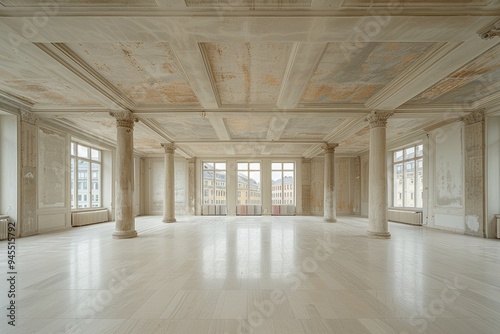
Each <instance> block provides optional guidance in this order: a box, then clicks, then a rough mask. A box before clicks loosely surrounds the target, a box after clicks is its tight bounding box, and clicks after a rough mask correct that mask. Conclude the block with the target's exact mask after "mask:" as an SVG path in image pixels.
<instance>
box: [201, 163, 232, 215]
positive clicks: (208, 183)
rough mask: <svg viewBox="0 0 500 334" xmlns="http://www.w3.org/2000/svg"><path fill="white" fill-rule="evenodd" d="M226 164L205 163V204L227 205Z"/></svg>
mask: <svg viewBox="0 0 500 334" xmlns="http://www.w3.org/2000/svg"><path fill="white" fill-rule="evenodd" d="M226 176H227V174H226V163H225V162H213V161H212V162H210V161H207V162H203V183H202V184H203V192H202V193H203V204H204V205H226V184H227V182H226Z"/></svg>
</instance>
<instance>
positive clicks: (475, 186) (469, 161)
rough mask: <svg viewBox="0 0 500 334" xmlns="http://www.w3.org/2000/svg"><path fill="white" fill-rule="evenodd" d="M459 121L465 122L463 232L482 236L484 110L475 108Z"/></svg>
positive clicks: (484, 235) (483, 232)
mask: <svg viewBox="0 0 500 334" xmlns="http://www.w3.org/2000/svg"><path fill="white" fill-rule="evenodd" d="M461 121H462V122H464V124H465V135H464V143H465V170H464V172H465V205H464V211H465V234H468V235H473V236H476V237H483V238H484V237H486V229H485V219H484V217H485V214H484V209H485V208H484V202H485V200H484V189H485V186H484V180H485V172H484V150H485V145H484V111H483V110H476V111H474V112H472V113H470V114H469V115H467V116H464V117H462V118H461Z"/></svg>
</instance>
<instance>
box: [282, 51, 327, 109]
mask: <svg viewBox="0 0 500 334" xmlns="http://www.w3.org/2000/svg"><path fill="white" fill-rule="evenodd" d="M326 46H327V43H307V42H302V43H298V42H296V43H294V44H293V47H292V52H291V53H290V57H289V60H288V64H287V67H286V70H285V74H284V76H283V81H282V83H281V88H280V92H279V95H278V101H277V107H278V108H279V109H292V108H295V107H296V106H297V105H298V104H299V101H300V98H301V97H302V95H303V92H304V90H305V89H306V87H307V85H308V84H309V80H310V78H311V76H312V75H313V73H314V70H315V69H316V67H317V65H318V62H319V61H320V59H321V57H322V56H323V53H324V52H325V49H326Z"/></svg>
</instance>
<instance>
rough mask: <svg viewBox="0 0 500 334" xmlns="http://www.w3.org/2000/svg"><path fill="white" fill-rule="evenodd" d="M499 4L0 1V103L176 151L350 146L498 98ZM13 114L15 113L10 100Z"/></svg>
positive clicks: (300, 151) (304, 151)
mask: <svg viewBox="0 0 500 334" xmlns="http://www.w3.org/2000/svg"><path fill="white" fill-rule="evenodd" d="M499 21H500V1H498V0H475V1H474V0H470V1H465V0H464V1H458V2H457V1H443V0H441V1H434V0H422V1H404V0H400V1H389V0H380V1H379V0H377V1H375V0H331V1H327V0H235V1H232V0H231V1H228V0H156V1H154V0H139V1H132V0H127V1H125V0H106V1H85V0H65V1H58V2H54V3H43V2H40V1H35V0H0V109H4V110H5V111H10V112H12V110H14V108H24V109H28V110H31V111H32V112H34V113H36V114H37V115H38V116H40V117H42V118H43V119H44V120H45V121H46V122H48V123H51V124H53V125H55V126H60V127H63V128H66V129H69V130H71V131H72V132H74V133H80V134H81V136H85V137H91V138H97V139H99V140H101V141H102V142H104V143H110V144H111V143H113V142H114V141H115V138H116V128H115V121H114V118H112V117H111V116H110V115H109V111H117V110H130V111H132V112H133V113H135V114H136V115H137V116H138V117H139V119H140V121H139V122H138V123H137V124H136V126H135V131H134V148H135V151H136V152H137V153H138V154H140V155H143V156H148V155H154V154H161V153H162V147H161V143H167V142H173V143H175V144H176V145H177V146H178V150H177V151H176V152H177V153H178V154H180V155H182V156H185V157H208V156H247V157H248V156H251V157H258V156H270V155H273V156H282V157H288V156H294V157H297V156H303V157H313V156H315V155H318V154H321V144H323V143H324V142H330V143H339V146H338V148H337V150H336V151H337V152H338V153H339V154H345V155H357V154H360V153H362V152H365V151H366V150H367V149H368V144H369V131H368V128H367V125H368V124H367V123H366V122H365V120H364V119H365V117H366V115H368V114H369V113H370V112H371V111H373V110H392V111H394V113H395V114H394V116H393V117H392V118H390V119H389V122H388V130H387V140H388V142H389V143H394V142H397V141H398V140H401V139H403V138H409V137H410V136H412V135H418V134H423V133H425V131H426V130H427V129H429V128H432V127H434V126H437V125H439V124H443V123H447V122H449V121H452V120H453V119H455V118H458V117H460V116H462V115H463V114H464V113H467V112H470V111H473V110H475V109H479V108H490V107H492V106H498V105H499V104H500V37H494V38H491V39H482V38H481V37H480V34H481V33H484V32H485V31H487V30H489V29H491V28H492V27H493V26H494V25H495V23H496V22H499ZM11 108H12V109H11Z"/></svg>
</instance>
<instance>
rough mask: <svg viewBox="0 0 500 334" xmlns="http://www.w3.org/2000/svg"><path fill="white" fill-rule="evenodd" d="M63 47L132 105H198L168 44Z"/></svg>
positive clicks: (83, 44) (97, 44) (132, 43)
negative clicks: (100, 76)
mask: <svg viewBox="0 0 500 334" xmlns="http://www.w3.org/2000/svg"><path fill="white" fill-rule="evenodd" d="M67 46H68V47H69V48H70V49H71V50H72V51H73V52H74V53H75V54H76V55H77V56H78V57H79V58H81V59H82V60H83V61H84V62H86V63H87V64H88V65H90V66H91V67H92V68H93V69H94V70H95V71H96V72H98V73H100V75H102V76H103V77H104V78H105V79H106V80H108V81H109V82H110V83H111V84H113V85H114V86H115V87H116V88H118V90H120V91H121V92H122V93H123V94H124V95H125V96H126V97H128V98H129V99H131V100H132V101H133V102H134V103H135V104H136V105H140V106H154V105H163V106H185V105H195V106H198V105H199V102H198V99H197V97H196V95H195V93H194V91H193V89H192V88H191V86H190V85H189V82H188V80H187V78H186V76H185V73H184V71H183V69H182V66H181V65H180V63H179V60H178V59H177V56H176V55H175V53H174V51H173V50H172V48H171V47H170V45H169V44H168V43H149V42H114V43H68V44H67Z"/></svg>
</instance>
